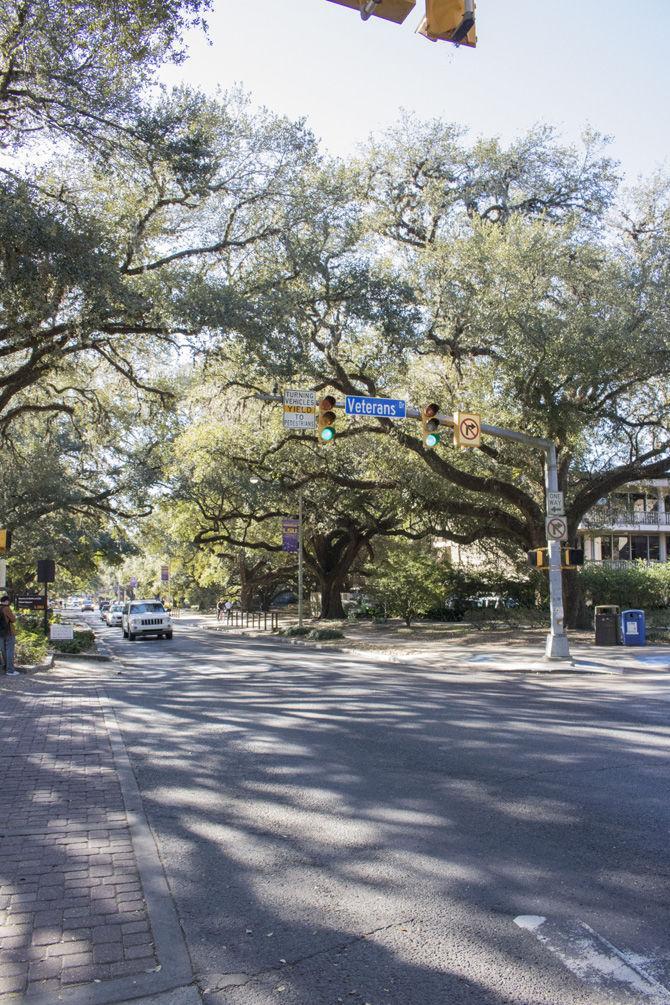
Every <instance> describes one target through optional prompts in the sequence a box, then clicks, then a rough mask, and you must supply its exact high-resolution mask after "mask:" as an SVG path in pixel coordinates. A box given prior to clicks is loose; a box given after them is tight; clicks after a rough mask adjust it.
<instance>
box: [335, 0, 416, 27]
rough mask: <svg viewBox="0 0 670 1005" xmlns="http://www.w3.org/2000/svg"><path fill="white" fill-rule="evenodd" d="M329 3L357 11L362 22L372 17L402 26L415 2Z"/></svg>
mask: <svg viewBox="0 0 670 1005" xmlns="http://www.w3.org/2000/svg"><path fill="white" fill-rule="evenodd" d="M330 3H337V4H339V5H340V7H350V8H351V9H352V10H355V11H358V13H359V14H360V15H361V17H362V18H363V20H364V21H367V19H368V18H369V17H371V16H372V17H382V18H384V20H385V21H393V22H395V24H402V23H403V21H404V20H405V18H406V17H407V15H408V14H409V13H410V12H411V11H412V10H413V9H414V7H415V6H416V0H330Z"/></svg>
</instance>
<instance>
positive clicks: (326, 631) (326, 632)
mask: <svg viewBox="0 0 670 1005" xmlns="http://www.w3.org/2000/svg"><path fill="white" fill-rule="evenodd" d="M307 638H308V639H311V640H312V641H314V642H328V641H329V640H331V639H343V638H344V632H341V631H340V630H339V628H312V630H311V631H309V632H308V633H307Z"/></svg>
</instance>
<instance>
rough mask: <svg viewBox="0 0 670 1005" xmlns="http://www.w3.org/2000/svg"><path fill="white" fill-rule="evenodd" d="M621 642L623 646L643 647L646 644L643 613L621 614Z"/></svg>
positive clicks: (628, 612)
mask: <svg viewBox="0 0 670 1005" xmlns="http://www.w3.org/2000/svg"><path fill="white" fill-rule="evenodd" d="M621 641H622V643H623V644H624V645H625V646H643V645H644V644H645V643H646V641H647V629H646V622H645V618H644V611H622V612H621Z"/></svg>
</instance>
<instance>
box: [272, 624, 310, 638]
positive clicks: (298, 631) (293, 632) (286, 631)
mask: <svg viewBox="0 0 670 1005" xmlns="http://www.w3.org/2000/svg"><path fill="white" fill-rule="evenodd" d="M279 634H280V635H284V636H286V638H289V639H291V638H294V637H295V636H299V635H308V634H309V628H304V627H303V628H300V626H299V625H291V626H290V627H289V628H282V630H281V631H280V632H279Z"/></svg>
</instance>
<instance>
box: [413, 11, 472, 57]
mask: <svg viewBox="0 0 670 1005" xmlns="http://www.w3.org/2000/svg"><path fill="white" fill-rule="evenodd" d="M417 31H418V32H419V34H420V35H423V36H424V37H425V38H427V39H429V40H430V41H431V42H435V41H437V39H438V38H440V39H442V40H443V41H445V42H453V43H454V45H469V46H470V47H471V48H473V49H474V47H475V46H476V45H477V34H476V32H475V3H474V0H469V2H468V0H426V16H425V18H424V19H423V21H422V22H421V24H420V25H419V27H418V28H417Z"/></svg>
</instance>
